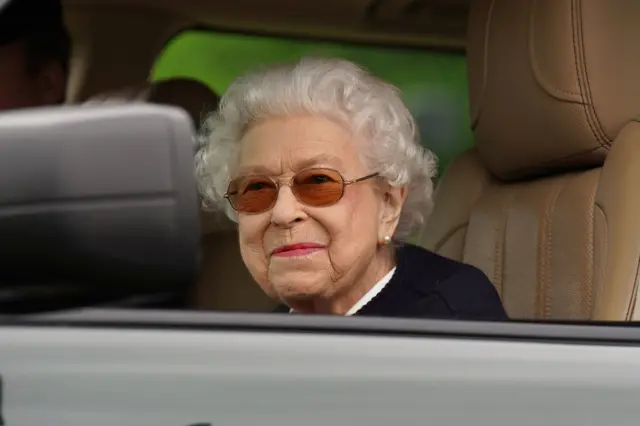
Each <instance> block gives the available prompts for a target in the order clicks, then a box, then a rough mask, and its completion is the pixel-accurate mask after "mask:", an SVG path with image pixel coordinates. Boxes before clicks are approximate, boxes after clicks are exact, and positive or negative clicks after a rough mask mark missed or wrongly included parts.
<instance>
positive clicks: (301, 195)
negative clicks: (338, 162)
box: [291, 169, 344, 207]
mask: <svg viewBox="0 0 640 426" xmlns="http://www.w3.org/2000/svg"><path fill="white" fill-rule="evenodd" d="M291 190H292V191H293V193H294V194H295V196H296V197H297V198H298V200H300V201H301V202H303V203H305V204H307V205H310V206H316V207H319V206H328V205H330V204H334V203H337V202H338V201H340V198H342V193H343V191H344V181H343V179H342V176H340V173H338V172H336V171H335V170H327V169H311V170H304V171H302V172H300V173H298V174H297V175H296V176H295V177H294V178H293V185H292V186H291Z"/></svg>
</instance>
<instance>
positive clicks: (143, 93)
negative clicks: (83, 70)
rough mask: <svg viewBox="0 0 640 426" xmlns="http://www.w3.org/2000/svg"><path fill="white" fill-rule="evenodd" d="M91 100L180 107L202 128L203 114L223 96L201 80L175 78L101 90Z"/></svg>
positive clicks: (212, 107) (212, 108)
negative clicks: (106, 90)
mask: <svg viewBox="0 0 640 426" xmlns="http://www.w3.org/2000/svg"><path fill="white" fill-rule="evenodd" d="M90 101H91V102H112V101H116V102H117V101H123V102H131V101H141V102H152V103H157V104H165V105H173V106H178V107H181V108H183V109H184V110H185V111H187V113H189V115H190V116H191V118H192V119H193V121H194V124H195V125H196V127H199V125H200V123H201V122H202V119H203V118H204V115H205V114H206V113H209V112H211V111H213V110H215V109H216V108H217V107H218V103H219V102H220V98H219V97H218V95H217V94H216V93H215V92H214V91H213V90H211V89H210V88H209V87H208V86H207V85H206V84H204V83H202V82H200V81H198V80H193V79H190V78H172V79H167V80H161V81H156V82H153V83H143V84H141V85H132V86H128V87H125V88H122V89H119V90H114V91H108V92H104V93H100V94H99V95H96V96H94V97H92V98H91V99H90Z"/></svg>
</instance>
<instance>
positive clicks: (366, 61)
mask: <svg viewBox="0 0 640 426" xmlns="http://www.w3.org/2000/svg"><path fill="white" fill-rule="evenodd" d="M310 54H311V55H321V56H330V57H341V58H345V59H348V60H351V61H355V62H357V63H359V64H361V65H363V66H365V67H367V68H368V69H369V70H371V71H372V72H373V73H374V74H376V75H378V76H379V77H381V78H383V79H385V80H387V81H389V82H391V83H393V84H395V85H396V86H397V87H399V88H400V90H401V91H402V93H403V96H404V99H405V102H406V103H407V105H408V107H409V109H410V110H411V112H412V113H413V115H414V117H415V118H416V121H417V122H418V125H419V127H420V133H421V139H422V144H423V145H424V146H426V147H428V148H430V149H431V150H433V151H434V152H435V153H436V155H437V156H438V157H439V159H440V170H441V171H442V170H443V169H444V168H445V167H446V166H447V165H448V164H449V163H450V162H451V160H452V159H453V158H454V157H456V156H457V155H459V154H460V153H461V152H462V151H464V150H466V149H467V148H469V147H470V146H471V144H472V138H471V132H470V128H469V115H468V100H467V76H466V62H465V58H464V55H461V54H455V53H442V52H431V51H425V50H417V49H397V48H383V47H373V46H364V45H351V44H338V43H327V42H314V41H302V40H294V39H284V38H268V37H259V36H249V35H242V34H230V33H216V32H211V31H205V30H193V31H186V32H183V33H181V34H180V35H178V36H177V37H175V38H173V39H172V40H171V41H170V42H169V43H168V45H167V46H166V48H165V50H164V51H163V52H162V54H161V55H160V56H159V58H158V60H157V62H156V64H155V67H154V69H153V71H152V76H151V78H152V79H153V80H162V79H166V78H169V77H191V78H195V79H198V80H200V81H202V82H204V83H206V84H207V85H209V86H210V87H211V88H212V89H214V90H215V91H216V92H218V93H220V94H221V93H223V92H224V90H225V89H226V87H227V86H228V85H229V83H231V81H232V80H233V79H234V78H235V77H236V76H238V75H239V74H241V73H243V72H245V71H247V70H248V69H252V68H254V67H256V66H260V65H264V64H268V63H273V62H282V61H288V60H294V59H297V58H299V57H301V56H304V55H310Z"/></svg>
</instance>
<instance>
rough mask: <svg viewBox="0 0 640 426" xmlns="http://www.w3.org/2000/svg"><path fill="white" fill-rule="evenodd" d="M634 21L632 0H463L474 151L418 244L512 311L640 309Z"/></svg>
mask: <svg viewBox="0 0 640 426" xmlns="http://www.w3.org/2000/svg"><path fill="white" fill-rule="evenodd" d="M638 22H640V2H638V1H629V0H606V1H603V0H474V1H472V2H471V11H470V27H469V45H468V60H469V79H470V108H471V116H472V126H473V131H474V133H475V138H476V143H477V147H476V148H475V149H473V150H471V151H469V152H467V153H466V154H464V155H463V156H462V157H461V158H459V159H457V160H456V161H455V162H454V164H453V165H452V166H451V167H450V168H449V169H448V170H447V171H446V172H445V174H444V175H443V176H442V179H441V181H440V183H439V185H438V188H437V190H436V196H435V200H436V201H435V206H436V207H435V211H434V212H433V215H432V216H431V218H430V221H429V223H428V224H427V226H426V227H425V229H424V231H423V234H422V244H423V245H424V246H425V247H427V248H430V249H432V250H435V251H437V252H439V253H442V254H444V255H446V256H449V257H452V258H455V259H459V260H463V261H465V262H468V263H471V264H473V265H476V266H478V267H480V268H481V269H482V270H483V271H484V272H485V273H486V274H487V275H488V276H489V277H490V279H491V280H492V281H493V283H494V285H495V286H496V287H497V288H498V290H499V291H500V294H501V296H502V299H503V302H504V304H505V307H506V309H507V311H508V313H509V314H510V316H512V317H514V318H535V319H583V320H589V319H592V320H634V319H637V318H638V316H639V315H640V311H639V310H637V309H636V306H635V305H636V294H637V291H638V266H639V262H640V190H639V188H640V122H638V117H639V116H640V79H639V78H638V76H639V75H640V55H638V40H640V26H639V25H638Z"/></svg>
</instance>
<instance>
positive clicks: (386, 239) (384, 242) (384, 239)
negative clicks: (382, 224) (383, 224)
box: [382, 235, 391, 245]
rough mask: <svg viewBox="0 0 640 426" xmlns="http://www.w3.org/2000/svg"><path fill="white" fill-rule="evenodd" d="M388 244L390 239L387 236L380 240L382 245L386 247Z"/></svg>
mask: <svg viewBox="0 0 640 426" xmlns="http://www.w3.org/2000/svg"><path fill="white" fill-rule="evenodd" d="M389 243H391V237H390V236H388V235H387V236H386V237H384V238H383V239H382V244H384V245H388V244H389Z"/></svg>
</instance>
